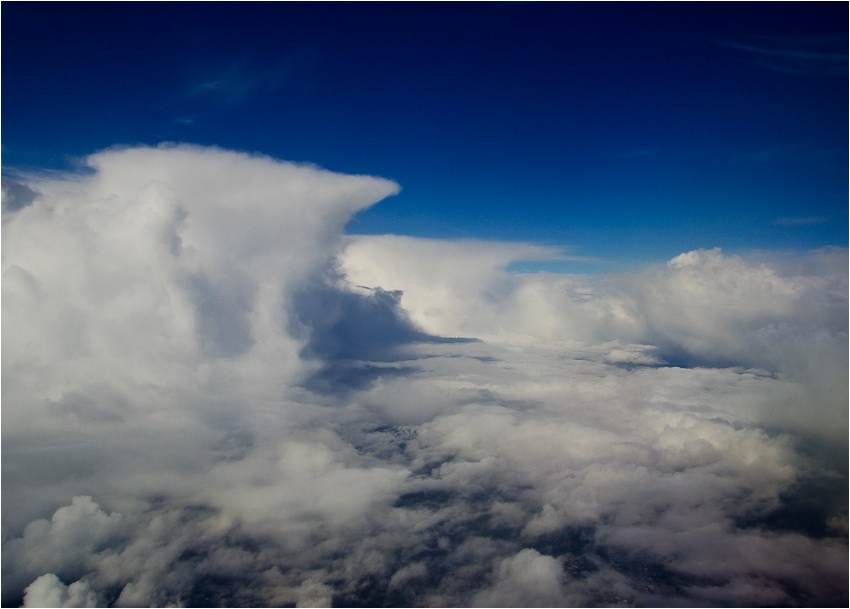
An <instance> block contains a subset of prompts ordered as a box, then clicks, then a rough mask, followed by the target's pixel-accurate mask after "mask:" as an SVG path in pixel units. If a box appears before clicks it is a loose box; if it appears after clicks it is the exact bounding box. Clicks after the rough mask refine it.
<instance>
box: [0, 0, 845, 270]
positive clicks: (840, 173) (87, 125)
mask: <svg viewBox="0 0 850 609" xmlns="http://www.w3.org/2000/svg"><path fill="white" fill-rule="evenodd" d="M2 10H3V18H4V31H3V34H4V35H3V41H2V45H3V51H4V52H3V60H2V61H3V63H2V71H3V84H4V85H5V86H4V87H3V99H2V101H3V106H2V111H3V114H2V118H3V133H2V144H3V164H4V170H5V171H6V172H7V173H8V172H9V171H10V170H13V169H15V168H21V167H28V168H32V167H39V168H66V167H68V166H69V164H71V163H72V160H73V159H74V158H75V157H82V156H84V155H86V154H89V153H91V152H93V151H95V150H99V149H102V148H105V147H108V146H112V145H116V144H118V145H121V144H139V143H143V144H156V143H159V142H162V141H176V142H190V143H197V144H204V145H217V146H221V147H223V148H228V149H236V150H245V151H250V152H260V153H263V154H268V155H271V156H273V157H276V158H281V159H288V160H295V161H306V162H311V163H315V164H317V165H320V166H322V167H326V168H328V169H331V170H334V171H342V172H349V173H365V174H371V175H380V176H385V177H388V178H391V179H394V180H396V181H397V182H398V183H399V184H400V185H401V186H402V189H403V190H402V192H401V194H400V195H398V196H396V197H394V198H391V199H388V200H386V201H384V202H381V203H379V204H378V205H376V206H375V207H373V208H372V209H370V210H368V211H365V212H363V213H361V214H360V215H359V216H357V217H356V218H355V219H354V220H352V222H351V223H350V224H349V227H348V230H349V232H351V233H364V234H381V233H396V234H407V235H414V236H427V237H451V238H455V237H458V238H486V239H500V240H522V241H531V242H535V243H542V244H547V245H555V246H561V247H564V248H567V250H568V251H569V252H570V253H572V254H574V255H576V256H587V257H592V258H598V259H602V260H609V261H615V262H619V263H624V262H627V261H632V260H636V261H646V260H663V259H667V258H670V257H672V256H675V255H677V254H678V253H680V252H682V251H686V250H689V249H693V248H699V247H722V248H724V250H727V251H746V250H751V249H762V248H778V249H794V248H816V247H821V246H825V245H846V244H847V165H848V156H847V131H848V123H847V25H846V24H847V5H846V4H845V3H839V2H837V3H779V4H773V3H755V4H744V3H722V4H710V5H703V4H700V5H691V4H687V5H685V4H682V5H671V4H633V5H632V4H629V5H611V4H604V3H589V4H573V3H563V4H556V3H552V4H549V3H547V4H526V3H500V4H487V5H480V4H475V5H451V4H445V5H440V6H431V5H419V6H417V5H409V4H403V5H392V4H390V5H387V4H376V5H357V4H355V5H351V6H348V5H327V4H316V5H314V4H303V5H299V4H290V3H282V4H256V5H251V6H241V5H240V6H238V7H237V6H235V5H229V4H223V5H199V4H186V5H172V4H145V5H127V6H125V5H124V4H123V3H120V4H111V5H101V4H97V5H87V4H66V5H59V4H57V5H49V6H46V5H36V4H29V3H4V6H3V9H2ZM603 268H604V267H603ZM571 270H581V265H578V266H577V267H573V268H571Z"/></svg>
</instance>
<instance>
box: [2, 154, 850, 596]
mask: <svg viewBox="0 0 850 609" xmlns="http://www.w3.org/2000/svg"><path fill="white" fill-rule="evenodd" d="M88 163H89V165H90V166H91V168H92V171H90V172H88V173H85V174H82V175H60V176H57V175H49V176H41V177H40V176H37V175H31V176H18V177H17V182H18V184H19V186H16V187H15V188H14V189H12V190H9V189H6V188H4V197H5V196H6V193H7V191H8V192H9V193H11V194H10V195H9V196H12V195H14V200H11V201H9V204H8V205H7V204H6V203H5V202H4V224H3V313H4V315H3V320H2V323H3V348H4V357H3V415H4V420H3V429H2V434H3V444H2V450H3V482H4V486H3V602H4V604H7V605H8V604H15V603H17V604H20V603H24V604H26V605H27V606H38V605H42V604H45V603H50V604H53V605H57V606H84V605H87V606H94V605H113V606H128V605H130V606H159V605H176V604H184V605H201V604H202V605H227V606H242V605H267V606H276V605H298V606H327V605H331V604H336V605H347V606H351V605H371V606H380V605H407V606H412V605H435V606H459V605H470V606H494V605H499V604H506V605H511V606H516V605H528V606H532V605H537V606H553V605H576V606H586V605H610V604H618V603H626V604H632V605H656V606H662V605H682V604H691V605H694V604H696V605H707V604H711V605H722V606H726V605H730V606H734V605H742V604H743V605H799V604H815V605H818V604H823V605H833V604H836V603H838V604H843V603H846V601H847V581H846V570H847V500H846V481H847V471H846V442H847V437H846V427H847V414H846V403H847V374H846V371H847V252H846V250H843V249H827V250H820V251H816V252H809V253H807V254H805V255H801V256H796V257H793V258H791V257H789V256H787V255H780V254H760V255H759V256H756V255H753V256H749V257H740V256H732V255H727V254H724V253H723V252H721V251H719V250H696V251H693V252H687V253H684V254H682V255H681V256H678V257H676V258H674V259H673V260H671V261H669V262H668V263H667V264H664V265H658V266H651V267H647V268H645V269H643V270H641V271H636V272H632V273H624V274H620V275H606V276H577V275H556V274H549V273H530V274H517V273H508V272H506V271H505V270H504V269H505V267H506V266H507V265H508V264H509V263H511V262H513V261H516V260H521V259H534V258H536V259H547V258H553V257H557V256H558V252H556V251H554V250H551V249H549V248H541V247H538V246H533V245H528V244H511V243H491V242H475V241H461V242H446V241H436V240H426V239H413V238H409V237H400V236H374V237H365V236H357V237H351V236H349V237H345V236H344V235H343V230H344V226H345V223H346V222H347V221H348V219H349V218H350V217H351V216H352V215H353V214H355V213H356V212H357V211H359V210H361V209H364V208H365V207H367V206H369V205H370V204H372V203H374V202H375V201H377V200H379V199H381V198H383V197H386V196H389V195H392V194H394V193H395V192H397V191H398V186H397V185H396V184H394V183H393V182H390V181H388V180H383V179H379V178H372V177H367V176H345V175H339V174H334V173H331V172H328V171H324V170H320V169H318V168H315V167H311V166H305V165H294V164H290V163H282V162H279V161H275V160H272V159H269V158H266V157H262V156H256V155H247V154H243V153H233V152H228V151H223V150H218V149H208V148H198V147H191V146H163V147H158V148H128V149H114V150H108V151H105V152H101V153H98V154H96V155H93V156H92V157H90V158H89V160H88ZM19 194H20V195H22V196H23V195H26V197H25V199H26V200H25V201H24V200H23V199H21V198H20V197H19V196H18V195H19ZM842 485H843V486H842ZM842 488H843V489H844V490H843V491H842Z"/></svg>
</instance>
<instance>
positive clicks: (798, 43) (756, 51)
mask: <svg viewBox="0 0 850 609" xmlns="http://www.w3.org/2000/svg"><path fill="white" fill-rule="evenodd" d="M715 42H716V43H717V44H720V45H722V46H725V47H727V48H730V49H735V50H738V51H743V52H745V53H746V54H748V55H749V56H750V58H751V61H752V62H753V64H755V65H757V66H759V67H762V68H765V69H768V70H770V71H773V72H777V73H780V74H792V75H800V76H847V69H848V68H847V57H848V56H847V38H846V37H843V38H834V37H831V38H807V37H777V36H772V37H760V38H758V39H756V40H754V41H753V42H741V41H735V40H715Z"/></svg>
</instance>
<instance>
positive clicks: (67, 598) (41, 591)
mask: <svg viewBox="0 0 850 609" xmlns="http://www.w3.org/2000/svg"><path fill="white" fill-rule="evenodd" d="M97 606H98V604H97V597H96V596H95V594H94V592H92V591H91V590H90V589H89V587H88V585H87V584H86V583H85V582H74V583H73V584H71V585H70V586H66V585H65V584H63V583H62V582H61V581H60V580H59V578H58V577H56V576H55V575H54V574H53V573H47V574H45V575H42V576H41V577H39V578H38V579H36V580H35V581H34V582H33V583H31V584H30V585H29V586H27V588H26V590H24V607H97Z"/></svg>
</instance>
